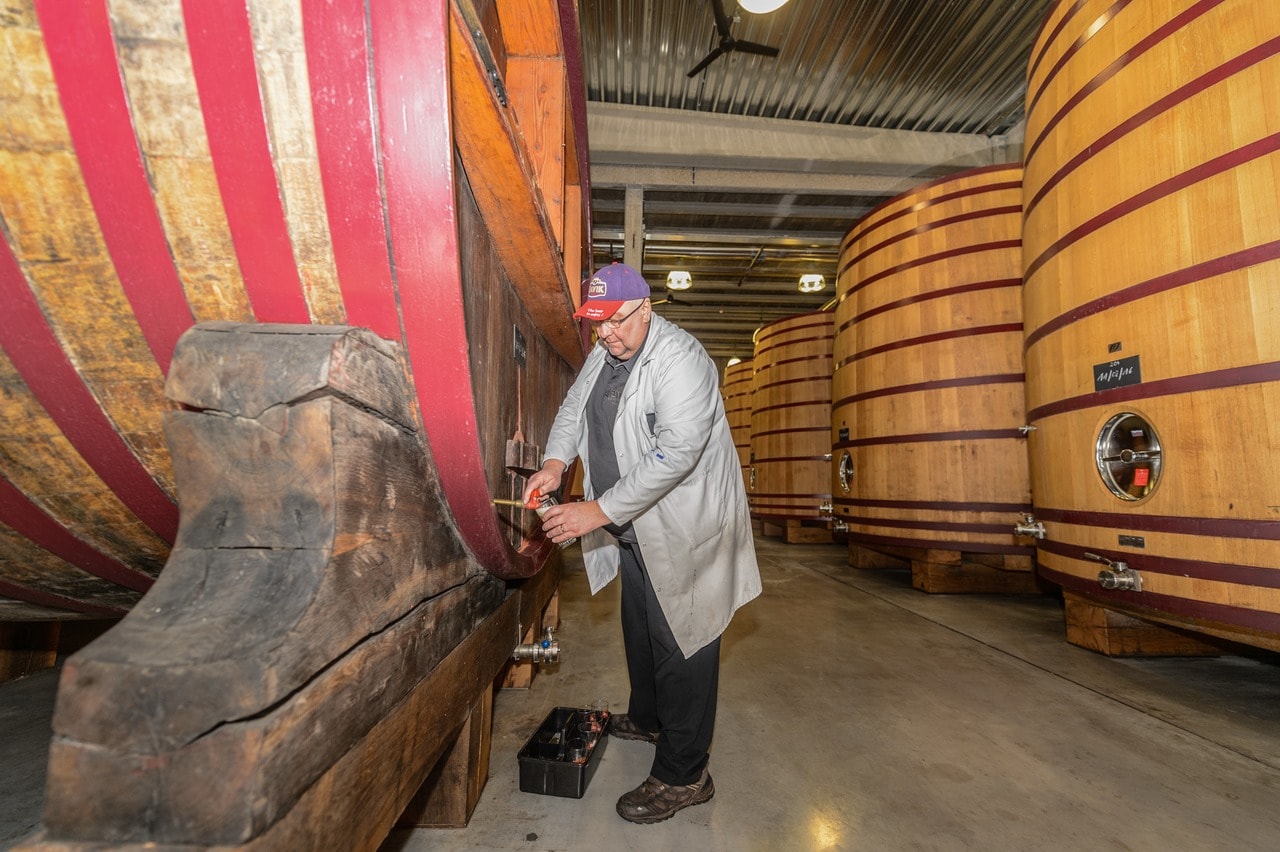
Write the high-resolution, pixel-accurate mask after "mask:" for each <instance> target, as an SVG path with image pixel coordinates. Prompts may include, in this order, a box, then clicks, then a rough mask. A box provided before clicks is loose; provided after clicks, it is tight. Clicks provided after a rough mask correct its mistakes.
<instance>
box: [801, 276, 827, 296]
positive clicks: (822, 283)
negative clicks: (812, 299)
mask: <svg viewBox="0 0 1280 852" xmlns="http://www.w3.org/2000/svg"><path fill="white" fill-rule="evenodd" d="M826 286H827V279H825V278H823V277H822V276H821V275H819V274H817V273H816V272H815V273H812V274H809V275H801V276H800V288H799V289H800V292H801V293H817V292H819V291H820V290H823V289H825V288H826Z"/></svg>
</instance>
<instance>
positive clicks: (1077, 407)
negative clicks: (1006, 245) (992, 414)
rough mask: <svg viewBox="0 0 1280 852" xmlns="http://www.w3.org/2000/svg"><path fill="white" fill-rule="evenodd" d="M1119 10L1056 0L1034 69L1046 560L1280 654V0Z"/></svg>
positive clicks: (1031, 252)
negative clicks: (1278, 100)
mask: <svg viewBox="0 0 1280 852" xmlns="http://www.w3.org/2000/svg"><path fill="white" fill-rule="evenodd" d="M1111 9H1112V7H1111V5H1110V4H1109V3H1107V2H1103V0H1098V2H1084V3H1067V2H1058V3H1056V4H1055V5H1054V6H1053V8H1052V9H1051V11H1050V13H1049V16H1048V19H1047V20H1046V22H1045V25H1044V28H1043V31H1042V33H1041V35H1040V37H1039V40H1038V42H1037V44H1036V46H1035V49H1034V50H1033V53H1032V58H1031V62H1030V66H1029V88H1028V95H1027V96H1028V106H1029V112H1028V120H1027V132H1026V174H1025V178H1024V207H1025V217H1026V218H1025V226H1024V235H1023V236H1024V259H1025V267H1026V273H1025V274H1026V289H1025V302H1026V371H1027V405H1028V417H1029V419H1030V422H1031V423H1032V425H1034V426H1035V427H1036V431H1035V432H1034V433H1033V434H1032V436H1031V442H1030V450H1031V470H1032V481H1033V493H1034V495H1035V516H1036V518H1037V519H1038V520H1039V521H1040V522H1041V523H1043V525H1044V528H1045V532H1046V535H1045V538H1044V539H1043V540H1042V541H1041V542H1040V543H1039V562H1040V565H1041V569H1040V570H1041V572H1042V574H1043V575H1044V576H1045V577H1046V578H1048V579H1050V580H1052V581H1054V582H1056V583H1059V584H1061V586H1062V587H1063V589H1064V590H1067V591H1070V592H1072V593H1074V594H1076V595H1079V596H1083V597H1085V598H1087V599H1089V600H1090V601H1092V602H1093V603H1095V604H1097V605H1102V606H1104V607H1105V608H1109V609H1116V610H1121V611H1124V612H1127V613H1128V614H1130V615H1139V616H1141V617H1145V618H1149V619H1152V620H1156V621H1159V622H1164V623H1169V624H1174V625H1180V626H1185V627H1191V628H1193V629H1195V630H1197V631H1200V632H1202V633H1207V634H1212V635H1218V636H1225V637H1228V638H1231V639H1236V640H1240V641H1243V642H1247V643H1252V644H1255V645H1259V646H1262V647H1267V648H1272V649H1280V508H1278V507H1280V430H1278V429H1277V425H1276V424H1277V423H1280V195H1278V194H1277V192H1276V177H1277V173H1278V172H1280V114H1278V113H1277V112H1276V110H1275V109H1274V108H1273V107H1274V103H1275V97H1276V94H1275V93H1276V91H1277V90H1280V55H1277V54H1278V52H1280V5H1278V4H1275V3H1257V2H1247V0H1238V2H1231V0H1228V2H1218V3H1193V2H1190V0H1181V1H1180V2H1164V3H1134V4H1129V5H1121V6H1117V7H1115V8H1114V14H1112V13H1111ZM1100 560H1109V561H1110V562H1111V563H1113V564H1112V565H1111V566H1110V567H1106V566H1104V565H1103V564H1101V562H1100ZM1115 563H1124V565H1123V566H1119V565H1117V564H1115ZM1125 569H1127V570H1125ZM1102 571H1105V572H1106V573H1105V574H1103V573H1101V572H1102ZM1132 572H1136V576H1135V575H1134V573H1132ZM1103 582H1105V584H1106V586H1107V587H1105V588H1104V585H1103Z"/></svg>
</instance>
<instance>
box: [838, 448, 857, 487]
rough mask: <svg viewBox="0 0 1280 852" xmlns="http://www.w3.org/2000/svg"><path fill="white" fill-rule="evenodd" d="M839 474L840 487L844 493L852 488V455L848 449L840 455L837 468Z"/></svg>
mask: <svg viewBox="0 0 1280 852" xmlns="http://www.w3.org/2000/svg"><path fill="white" fill-rule="evenodd" d="M837 473H838V474H839V476H840V488H841V490H843V491H844V493H845V494H848V493H849V492H850V491H852V490H853V456H852V455H850V454H849V451H848V450H845V451H844V454H843V455H841V456H840V467H839V468H838V469H837Z"/></svg>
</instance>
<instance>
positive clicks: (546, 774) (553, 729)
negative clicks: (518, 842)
mask: <svg viewBox="0 0 1280 852" xmlns="http://www.w3.org/2000/svg"><path fill="white" fill-rule="evenodd" d="M593 721H594V725H593V727H595V728H598V731H596V732H595V733H594V737H592V736H586V737H582V738H581V739H582V740H583V744H582V745H581V746H579V745H578V744H577V743H576V742H575V740H576V739H578V738H579V726H581V725H582V724H583V723H584V722H585V723H588V724H591V723H592V722H593ZM608 728H609V719H608V714H607V713H606V714H603V716H602V715H601V714H599V713H593V712H591V711H590V710H584V709H580V708H576V707H557V708H555V709H554V710H552V711H551V712H550V713H549V714H548V715H547V718H546V719H545V720H543V722H542V724H541V725H539V726H538V730H536V731H534V732H533V736H531V737H530V738H529V741H528V742H527V743H525V744H524V748H522V749H520V752H519V753H518V754H517V755H516V758H517V759H518V760H519V761H520V790H521V791H522V792H525V793H541V794H542V795H544V796H565V797H567V798H571V799H581V798H582V794H583V793H585V792H587V784H589V783H590V782H591V776H592V775H594V774H595V772H596V767H597V766H599V765H600V756H601V755H602V754H604V747H605V746H606V745H607V744H608V742H609V735H608ZM575 758H577V759H576V760H575Z"/></svg>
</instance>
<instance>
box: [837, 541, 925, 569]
mask: <svg viewBox="0 0 1280 852" xmlns="http://www.w3.org/2000/svg"><path fill="white" fill-rule="evenodd" d="M910 566H911V560H910V559H904V558H903V557H901V556H896V555H894V554H892V553H884V552H883V551H879V550H872V549H871V548H869V547H863V546H862V545H859V544H854V543H853V542H849V567H850V568H861V569H864V570H871V569H885V568H909V567H910Z"/></svg>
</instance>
